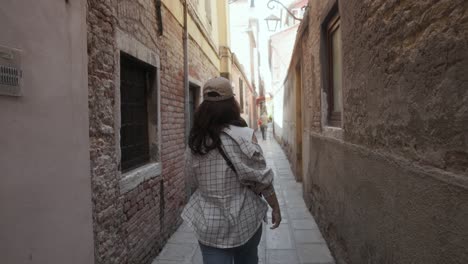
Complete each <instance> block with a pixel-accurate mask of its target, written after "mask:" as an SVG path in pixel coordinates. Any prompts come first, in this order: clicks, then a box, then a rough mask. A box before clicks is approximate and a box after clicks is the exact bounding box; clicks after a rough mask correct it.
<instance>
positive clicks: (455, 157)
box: [280, 0, 468, 264]
mask: <svg viewBox="0 0 468 264" xmlns="http://www.w3.org/2000/svg"><path fill="white" fill-rule="evenodd" d="M334 3H335V1H332V0H330V1H309V5H310V9H309V16H308V20H307V21H308V26H307V29H306V30H305V31H304V33H303V34H301V37H300V39H298V40H297V42H296V50H295V52H294V55H293V62H294V60H296V61H298V60H302V62H301V66H302V71H303V74H302V82H303V85H302V94H303V96H304V100H303V101H302V110H303V111H302V112H303V120H302V121H303V124H304V131H303V134H302V140H303V145H302V148H303V152H302V153H303V162H304V164H303V171H304V198H305V200H306V202H307V204H308V205H309V207H310V209H311V210H312V212H313V214H314V215H315V216H316V219H317V221H318V222H319V226H320V228H321V229H322V231H323V233H324V235H325V236H326V238H327V241H328V243H329V244H330V245H331V247H332V249H333V252H334V254H335V256H336V258H337V261H338V263H348V264H351V263H356V264H361V263H379V264H381V263H399V264H400V263H424V264H426V263H428V264H439V263H465V262H467V261H468V255H467V251H466V249H465V248H466V246H465V245H466V244H467V243H468V241H467V239H466V238H467V237H468V226H467V222H466V219H467V217H468V207H467V206H466V205H467V204H468V203H467V199H468V175H467V173H468V156H467V153H468V145H467V144H468V141H467V135H468V133H467V131H468V108H467V106H468V90H467V89H466V83H467V79H466V69H467V68H468V54H467V53H466V50H467V49H468V41H467V39H468V35H467V34H468V32H467V31H466V30H464V29H465V28H467V25H468V19H467V10H468V3H467V2H466V1H462V0H458V1H435V0H434V1H423V2H421V1H359V0H350V1H338V5H339V10H340V16H341V25H342V33H343V34H342V43H343V55H344V57H343V66H344V69H343V98H344V99H343V108H344V110H343V112H344V119H343V127H342V128H330V127H328V126H327V124H326V122H325V120H326V114H325V111H323V110H324V109H326V103H325V102H326V96H327V94H326V93H325V92H324V82H325V79H324V76H325V75H324V74H325V73H324V67H323V65H324V64H323V63H324V61H323V60H324V58H325V56H324V52H325V51H324V39H323V35H322V30H321V25H322V23H323V21H324V19H325V17H326V16H327V14H328V13H329V12H330V10H331V8H332V7H333V5H334ZM298 47H300V48H298ZM291 65H292V67H291V68H290V69H289V72H288V80H287V81H286V82H285V95H284V108H285V110H284V113H285V114H284V118H285V119H284V122H283V126H284V128H283V130H282V135H280V137H281V140H282V142H283V145H284V146H285V149H286V152H287V153H288V156H289V157H290V159H291V160H292V162H293V164H294V163H295V162H296V160H295V157H294V155H293V153H295V146H294V142H295V141H294V138H293V137H292V136H291V134H293V133H294V132H293V131H288V132H285V128H286V127H293V126H291V125H290V124H291V122H292V121H293V120H294V119H293V118H292V114H291V113H293V109H294V108H295V105H294V104H293V102H294V101H293V100H291V97H293V96H294V94H295V90H294V89H293V83H294V78H295V74H294V70H295V65H294V63H293V64H291Z"/></svg>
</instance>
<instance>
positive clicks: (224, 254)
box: [199, 226, 262, 264]
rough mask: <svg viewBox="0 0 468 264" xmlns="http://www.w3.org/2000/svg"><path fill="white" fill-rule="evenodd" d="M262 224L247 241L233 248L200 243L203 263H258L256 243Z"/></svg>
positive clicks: (259, 236) (260, 234) (257, 242)
mask: <svg viewBox="0 0 468 264" xmlns="http://www.w3.org/2000/svg"><path fill="white" fill-rule="evenodd" d="M261 237H262V226H260V228H259V229H258V230H257V232H256V233H255V235H253V237H252V238H251V239H249V241H247V243H245V244H244V245H242V246H239V247H235V248H215V247H210V246H206V245H203V244H201V243H199V244H200V249H201V252H202V256H203V264H233V263H234V264H258V250H257V248H258V244H259V243H260V239H261Z"/></svg>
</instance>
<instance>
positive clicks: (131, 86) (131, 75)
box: [120, 56, 150, 172]
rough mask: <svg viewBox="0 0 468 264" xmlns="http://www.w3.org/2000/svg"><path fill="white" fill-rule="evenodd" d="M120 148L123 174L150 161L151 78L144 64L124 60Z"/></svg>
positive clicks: (129, 59)
mask: <svg viewBox="0 0 468 264" xmlns="http://www.w3.org/2000/svg"><path fill="white" fill-rule="evenodd" d="M120 62H121V64H120V65H121V66H120V67H121V72H120V78H121V80H120V81H121V82H120V100H121V104H120V105H121V128H120V149H121V169H122V172H125V171H128V170H131V169H133V168H136V167H138V166H141V165H143V164H145V163H147V162H148V161H149V160H150V153H149V137H148V104H147V100H148V97H147V92H148V76H149V70H148V68H147V67H146V65H145V64H144V63H140V62H138V61H136V60H132V59H131V58H128V57H127V56H122V57H121V60H120Z"/></svg>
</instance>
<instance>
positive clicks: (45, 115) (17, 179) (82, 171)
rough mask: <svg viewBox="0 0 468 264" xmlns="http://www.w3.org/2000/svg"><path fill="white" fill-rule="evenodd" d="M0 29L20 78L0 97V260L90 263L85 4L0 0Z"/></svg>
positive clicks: (4, 44)
mask: <svg viewBox="0 0 468 264" xmlns="http://www.w3.org/2000/svg"><path fill="white" fill-rule="evenodd" d="M0 32H1V37H0V45H2V46H7V47H10V48H16V49H19V50H21V51H22V58H21V61H22V70H23V81H24V82H23V85H24V86H23V95H22V96H21V97H9V96H0V123H1V132H0V135H1V136H0V168H1V172H0V211H1V213H0V215H1V216H0V256H1V257H0V258H1V260H0V262H1V263H15V264H16V263H18V264H20V263H37V264H62V263H70V264H83V263H86V264H91V263H94V261H93V259H94V258H93V253H94V252H93V230H92V203H91V183H90V171H89V166H90V165H89V137H88V97H87V89H86V87H87V70H86V69H87V68H86V63H87V55H86V1H69V3H68V4H67V3H66V2H65V1H27V0H6V1H2V2H1V4H0Z"/></svg>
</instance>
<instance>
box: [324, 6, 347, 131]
mask: <svg viewBox="0 0 468 264" xmlns="http://www.w3.org/2000/svg"><path fill="white" fill-rule="evenodd" d="M326 50H327V63H328V71H327V75H328V78H327V79H328V80H327V82H328V85H327V98H328V125H330V126H337V127H339V126H341V122H342V120H341V116H342V110H343V103H342V100H343V99H342V45H341V26H340V17H339V15H338V10H337V9H335V10H334V13H333V15H332V16H331V18H330V19H329V21H328V23H327V24H326Z"/></svg>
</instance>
